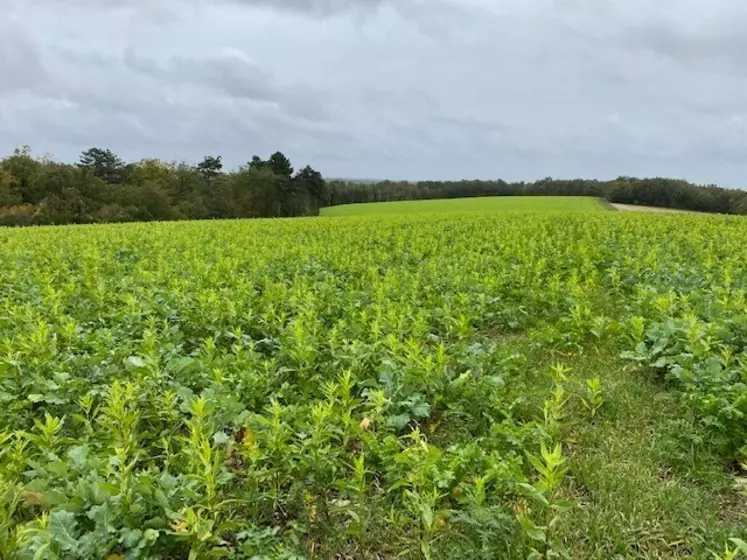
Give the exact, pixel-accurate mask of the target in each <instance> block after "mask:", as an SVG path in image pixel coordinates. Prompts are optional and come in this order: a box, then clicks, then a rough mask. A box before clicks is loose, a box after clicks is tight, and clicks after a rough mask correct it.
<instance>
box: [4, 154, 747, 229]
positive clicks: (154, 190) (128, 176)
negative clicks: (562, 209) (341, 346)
mask: <svg viewBox="0 0 747 560" xmlns="http://www.w3.org/2000/svg"><path fill="white" fill-rule="evenodd" d="M541 195H556V196H594V197H600V198H605V199H607V200H609V201H610V202H620V203H625V204H643V205H648V206H664V207H668V208H677V209H682V210H694V211H699V212H715V213H723V214H747V192H746V191H742V190H731V189H723V188H719V187H717V186H713V185H709V186H698V185H694V184H692V183H689V182H687V181H683V180H678V179H662V178H654V179H636V178H632V177H618V178H617V179H614V180H612V181H596V180H583V179H573V180H559V179H551V178H547V179H541V180H539V181H534V182H531V183H524V182H519V183H508V182H506V181H502V180H494V181H421V182H416V183H414V182H406V181H399V182H397V181H381V182H373V183H371V182H366V183H360V182H353V181H340V180H335V181H330V182H326V181H325V180H324V178H323V177H322V175H321V174H320V173H319V172H318V171H316V170H315V169H313V168H311V167H309V166H306V167H304V168H303V169H301V170H300V171H297V172H294V169H293V166H292V164H291V162H290V160H289V159H288V158H287V157H286V156H285V155H283V154H282V153H281V152H277V153H275V154H273V155H271V156H270V157H269V158H267V159H266V160H264V159H261V158H260V157H257V156H254V157H253V158H252V159H251V160H250V161H248V162H247V163H246V165H243V166H241V167H240V168H239V169H238V170H235V171H224V169H223V164H222V161H221V158H220V156H216V157H213V156H208V157H205V158H204V159H203V161H201V162H200V163H198V164H197V165H190V164H186V163H167V162H163V161H160V160H156V159H145V160H142V161H139V162H137V163H126V162H124V161H123V160H121V159H120V158H119V157H117V155H116V154H114V153H113V152H111V151H110V150H106V149H101V148H91V149H90V150H86V151H85V152H83V153H82V154H81V156H80V160H79V161H78V163H76V164H68V163H59V162H55V161H52V160H51V159H49V158H39V157H34V156H33V155H31V153H30V151H29V149H28V148H23V149H18V150H16V151H15V152H14V153H13V155H11V156H8V157H6V158H4V159H2V160H0V226H3V225H4V226H25V225H49V224H86V223H108V222H133V221H154V220H159V221H164V220H200V219H219V218H271V217H293V216H316V215H318V214H319V210H320V208H322V207H323V206H336V205H339V204H351V203H363V202H388V201H396V200H424V199H437V198H461V197H474V196H541Z"/></svg>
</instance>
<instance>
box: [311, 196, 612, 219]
mask: <svg viewBox="0 0 747 560" xmlns="http://www.w3.org/2000/svg"><path fill="white" fill-rule="evenodd" d="M603 209H604V206H602V204H601V201H599V200H598V199H595V198H590V197H568V196H531V197H477V198H457V199H447V200H416V201H403V202H379V203H370V204H346V205H344V206H332V207H329V208H323V209H322V216H372V215H376V216H380V215H394V214H426V213H444V212H448V213H460V212H529V211H537V212H541V211H571V210H573V211H586V212H594V211H597V212H598V211H600V210H603Z"/></svg>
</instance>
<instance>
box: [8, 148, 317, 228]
mask: <svg viewBox="0 0 747 560" xmlns="http://www.w3.org/2000/svg"><path fill="white" fill-rule="evenodd" d="M325 199H326V184H325V182H324V179H323V178H322V176H321V174H320V173H319V172H317V171H315V170H314V169H312V168H311V167H305V168H304V169H302V170H300V171H299V172H297V173H296V174H295V175H294V174H293V167H292V166H291V162H290V161H289V160H288V158H286V157H285V156H284V155H283V154H281V153H279V152H278V153H276V154H273V155H272V156H270V158H269V159H268V160H267V161H264V160H262V159H260V158H258V157H257V156H255V157H254V158H253V159H252V160H251V161H250V162H249V163H248V164H247V165H246V166H244V167H242V168H240V169H239V170H238V171H235V172H231V173H224V172H223V164H222V162H221V158H220V157H212V156H209V157H206V158H205V159H204V160H203V161H202V162H200V163H199V164H198V165H196V166H192V165H187V164H183V163H178V164H177V163H174V164H170V163H164V162H161V161H157V160H143V161H140V162H138V163H131V164H126V163H125V162H123V161H122V160H121V159H119V158H118V157H117V156H116V155H115V154H113V153H112V152H111V151H110V150H103V149H100V148H92V149H90V150H87V151H85V152H83V154H82V155H81V157H80V162H79V163H78V164H77V165H68V164H63V163H57V162H54V161H51V160H48V159H45V158H35V157H33V156H32V155H31V154H30V152H29V151H28V149H23V150H16V152H15V153H14V154H13V155H12V156H10V157H7V158H5V159H3V160H0V225H8V226H19V225H32V224H39V225H44V224H69V223H74V224H84V223H102V222H131V221H152V220H184V219H207V218H257V217H287V216H309V215H317V214H318V213H319V207H320V206H321V205H322V204H323V203H324V201H325Z"/></svg>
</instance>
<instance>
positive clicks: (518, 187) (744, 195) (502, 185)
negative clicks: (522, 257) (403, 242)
mask: <svg viewBox="0 0 747 560" xmlns="http://www.w3.org/2000/svg"><path fill="white" fill-rule="evenodd" d="M327 193H328V199H327V204H328V205H330V206H336V205H339V204H353V203H363V202H389V201H395V200H425V199H434V198H463V197H471V196H595V197H599V198H605V199H607V200H608V201H610V202H618V203H621V204H640V205H644V206H662V207H665V208H677V209H679V210H692V211H697V212H714V213H721V214H747V191H743V190H736V189H724V188H721V187H717V186H715V185H708V186H699V185H694V184H692V183H689V182H687V181H684V180H681V179H663V178H658V177H657V178H653V179H636V178H634V177H618V178H617V179H614V180H612V181H597V180H586V179H569V180H563V179H552V178H549V177H548V178H546V179H540V180H539V181H534V182H531V183H525V182H519V183H508V182H506V181H502V180H500V179H498V180H495V181H420V182H417V183H411V182H404V181H401V182H396V181H381V182H378V183H356V182H350V181H331V182H330V183H328V184H327Z"/></svg>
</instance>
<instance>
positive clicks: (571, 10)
mask: <svg viewBox="0 0 747 560" xmlns="http://www.w3.org/2000/svg"><path fill="white" fill-rule="evenodd" d="M5 3H6V5H7V10H6V12H7V14H8V19H9V20H10V21H12V22H13V23H12V25H9V26H8V25H6V26H5V27H4V28H3V29H0V32H1V33H0V72H1V73H0V97H2V99H3V103H2V104H0V111H1V112H2V113H1V114H0V151H2V152H7V151H9V150H10V149H12V148H13V147H14V145H17V144H19V143H28V144H31V145H32V147H35V148H36V149H38V150H39V151H41V152H44V151H51V152H54V153H55V154H56V155H57V156H59V157H62V158H66V159H74V158H75V157H76V152H78V151H79V150H80V149H84V148H86V147H90V145H104V146H108V147H111V148H112V149H114V150H116V151H118V152H120V153H121V155H122V156H124V157H128V158H133V159H136V158H140V157H145V156H155V157H165V158H175V159H182V158H184V159H196V158H199V157H201V156H202V155H204V154H205V153H220V154H222V155H224V158H225V160H226V161H227V163H229V164H232V165H238V164H240V163H243V162H245V161H246V160H247V159H248V158H249V157H250V155H251V154H253V153H258V154H263V153H270V152H271V151H274V150H277V149H281V150H284V151H287V152H288V153H289V155H290V156H291V157H292V158H293V159H298V160H300V161H301V162H308V163H311V164H312V165H315V166H316V167H319V168H320V169H321V170H322V171H324V172H325V173H327V174H328V175H331V176H346V175H347V176H351V175H352V176H358V177H366V178H370V177H390V178H398V177H401V178H408V179H417V178H462V177H496V176H503V177H506V178H509V179H532V178H536V177H539V176H547V175H558V176H569V175H571V176H613V175H618V174H651V173H653V174H660V175H673V176H685V177H689V178H691V179H693V180H696V181H703V182H710V181H717V182H722V183H724V184H726V185H727V186H740V182H741V180H742V177H743V176H744V175H745V172H747V164H746V163H742V158H741V157H740V155H741V154H743V153H744V149H745V148H747V109H745V107H747V76H746V75H745V73H744V66H743V63H744V62H745V61H744V56H745V53H747V40H746V39H743V38H742V35H741V29H742V28H744V26H745V24H747V15H745V8H744V7H743V6H742V3H741V2H738V0H713V1H712V2H711V3H710V4H709V7H708V12H707V13H706V12H705V8H704V7H703V5H702V3H700V2H696V0H660V1H658V2H655V3H654V2H649V1H647V0H630V1H629V2H626V3H622V2H618V1H616V0H615V1H613V0H595V1H591V0H532V1H530V2H527V1H526V0H503V1H501V2H495V1H494V0H428V1H426V0H398V1H395V0H371V1H364V0H358V1H353V0H348V1H344V0H338V1H334V0H326V1H325V0H318V1H313V0H296V1H293V0H275V1H271V0H216V1H214V2H196V1H188V0H184V1H177V0H153V1H152V2H148V3H143V2H136V1H135V0H114V1H108V2H104V1H103V0H74V1H72V2H66V3H65V4H64V5H60V3H59V2H57V1H53V0H38V1H37V2H28V1H27V0H5ZM6 28H7V29H6Z"/></svg>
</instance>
